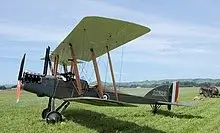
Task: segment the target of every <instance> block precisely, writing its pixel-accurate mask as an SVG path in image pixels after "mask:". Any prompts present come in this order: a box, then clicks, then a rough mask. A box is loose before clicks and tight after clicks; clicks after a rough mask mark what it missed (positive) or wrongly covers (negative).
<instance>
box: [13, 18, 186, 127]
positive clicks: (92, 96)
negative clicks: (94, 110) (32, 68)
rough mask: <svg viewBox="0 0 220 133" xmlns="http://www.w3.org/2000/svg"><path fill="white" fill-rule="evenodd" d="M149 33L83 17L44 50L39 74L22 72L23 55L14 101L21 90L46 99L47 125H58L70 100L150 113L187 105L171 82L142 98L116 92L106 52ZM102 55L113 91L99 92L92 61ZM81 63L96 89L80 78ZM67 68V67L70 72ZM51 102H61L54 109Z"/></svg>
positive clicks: (128, 25) (138, 27)
mask: <svg viewBox="0 0 220 133" xmlns="http://www.w3.org/2000/svg"><path fill="white" fill-rule="evenodd" d="M149 32H150V29H149V28H147V27H145V26H142V25H138V24H135V23H131V22H126V21H122V20H116V19H110V18H104V17H98V16H88V17H85V18H83V19H82V20H81V21H80V23H79V24H78V25H77V26H76V27H75V28H74V29H73V30H72V31H71V33H70V34H69V35H68V36H67V37H66V38H65V39H64V40H63V41H62V42H61V43H60V44H59V46H58V47H57V48H56V49H55V50H54V51H53V52H52V53H50V47H48V48H46V54H45V57H44V69H43V74H36V73H31V72H27V71H24V72H23V69H24V62H25V56H26V54H25V55H24V56H23V59H22V61H21V66H20V69H19V74H18V83H17V101H18V100H19V97H20V90H21V89H24V90H26V91H28V92H32V93H35V94H37V96H39V97H44V96H46V97H49V102H48V105H47V107H46V108H45V109H44V110H43V111H42V118H43V119H46V121H47V123H56V122H60V121H61V120H62V115H61V113H62V111H63V110H65V109H66V108H67V107H68V105H69V104H70V102H71V101H75V102H82V103H88V104H93V105H102V106H136V105H135V104H150V105H151V107H152V108H153V110H154V112H156V111H157V110H158V109H159V107H160V106H161V105H167V106H168V109H169V110H171V105H184V106H187V104H181V103H179V102H177V99H178V94H179V87H178V82H174V83H172V85H171V86H169V85H163V86H159V87H156V88H155V89H152V90H151V91H150V92H148V93H147V94H145V96H144V97H140V96H134V95H129V94H125V93H122V92H120V91H117V89H116V84H115V78H114V73H113V67H112V62H111V57H110V51H111V50H113V49H116V48H118V47H119V46H121V45H124V44H126V43H127V42H129V41H132V40H134V39H136V38H138V37H140V36H142V35H144V34H146V33H149ZM106 53H107V55H108V61H109V66H110V72H111V77H112V82H113V88H114V90H113V89H112V90H105V89H103V85H102V82H101V78H100V75H99V69H98V63H97V61H96V58H97V57H99V56H102V55H103V54H106ZM81 61H85V62H90V61H92V62H93V65H94V71H95V75H96V79H97V85H96V86H94V87H89V85H88V82H87V81H86V80H83V79H80V75H79V72H78V66H77V63H80V62H81ZM52 64H53V65H52ZM59 65H61V66H63V68H64V69H63V70H64V72H63V73H58V72H57V69H58V66H59ZM67 66H71V67H70V70H68V69H67V68H68V67H67ZM48 67H49V68H50V71H51V72H52V74H51V75H48V74H47V72H48ZM55 99H60V100H63V103H62V104H61V105H60V106H58V107H57V108H56V106H55ZM61 109H62V110H61Z"/></svg>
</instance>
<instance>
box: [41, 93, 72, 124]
mask: <svg viewBox="0 0 220 133" xmlns="http://www.w3.org/2000/svg"><path fill="white" fill-rule="evenodd" d="M69 104H70V103H69V102H68V101H64V102H63V103H62V104H61V105H60V106H58V107H57V108H55V99H54V98H52V97H50V98H49V102H48V106H47V108H45V109H44V110H43V111H42V113H41V116H42V118H43V119H46V122H47V123H48V124H55V123H58V122H61V121H62V115H61V113H62V112H63V111H64V110H65V109H66V108H67V107H68V106H69ZM61 108H62V110H61V111H60V112H59V110H60V109H61Z"/></svg>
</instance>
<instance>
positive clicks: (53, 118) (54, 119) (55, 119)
mask: <svg viewBox="0 0 220 133" xmlns="http://www.w3.org/2000/svg"><path fill="white" fill-rule="evenodd" d="M46 121H47V123H48V124H55V123H59V122H61V121H62V115H61V114H60V113H59V112H57V111H52V112H50V113H48V114H47V116H46Z"/></svg>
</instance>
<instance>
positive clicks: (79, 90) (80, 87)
mask: <svg viewBox="0 0 220 133" xmlns="http://www.w3.org/2000/svg"><path fill="white" fill-rule="evenodd" d="M69 46H70V50H71V54H72V58H73V60H72V64H71V68H72V69H71V72H72V73H74V74H75V76H76V86H77V89H78V93H79V95H81V94H82V93H81V92H82V84H81V82H80V77H79V71H78V66H77V61H76V54H75V51H74V49H73V46H72V44H71V43H70V44H69Z"/></svg>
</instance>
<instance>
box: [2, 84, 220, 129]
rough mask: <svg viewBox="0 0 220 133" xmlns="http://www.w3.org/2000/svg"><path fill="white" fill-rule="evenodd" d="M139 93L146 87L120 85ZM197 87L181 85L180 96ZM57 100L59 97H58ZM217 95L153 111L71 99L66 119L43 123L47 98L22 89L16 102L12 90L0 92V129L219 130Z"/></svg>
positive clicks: (194, 91) (193, 92)
mask: <svg viewBox="0 0 220 133" xmlns="http://www.w3.org/2000/svg"><path fill="white" fill-rule="evenodd" d="M122 91H127V92H128V93H136V94H138V95H141V94H142V93H143V92H144V91H147V89H136V90H134V89H122ZM197 92H198V90H197V88H181V94H180V100H181V101H192V100H193V98H194V97H195V96H196V95H197ZM59 102H60V101H59ZM219 103H220V99H219V98H212V99H205V100H204V101H197V104H198V106H196V107H182V106H181V107H180V106H175V107H173V110H172V111H167V110H166V107H165V106H164V107H162V108H161V110H160V111H159V112H158V113H157V114H153V113H152V112H151V108H150V106H149V105H139V107H98V106H92V105H87V104H80V103H73V104H71V105H70V107H69V108H68V109H67V110H66V111H65V112H64V113H63V115H64V116H65V117H66V120H65V121H64V122H62V123H59V124H56V125H47V124H46V123H45V122H44V121H42V120H41V111H42V109H43V108H45V107H46V104H47V98H38V97H36V96H35V95H34V94H30V93H27V92H22V96H21V100H20V102H19V103H16V99H15V91H12V90H11V91H1V92H0V132H9V133H13V132H16V133H17V132H22V133H25V132H28V133H30V132H49V133H50V132H51V133H52V132H53V133H54V132H65V133H68V132H71V133H73V132H82V133H88V132H89V133H90V132H91V133H97V132H98V133H113V132H114V133H119V132H130V133H134V132H137V133H141V132H143V133H146V132H150V133H153V132H175V133H176V132H184V133H185V132H199V133H200V132H219V131H220V126H219V121H220V115H219V114H220V104H219Z"/></svg>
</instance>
